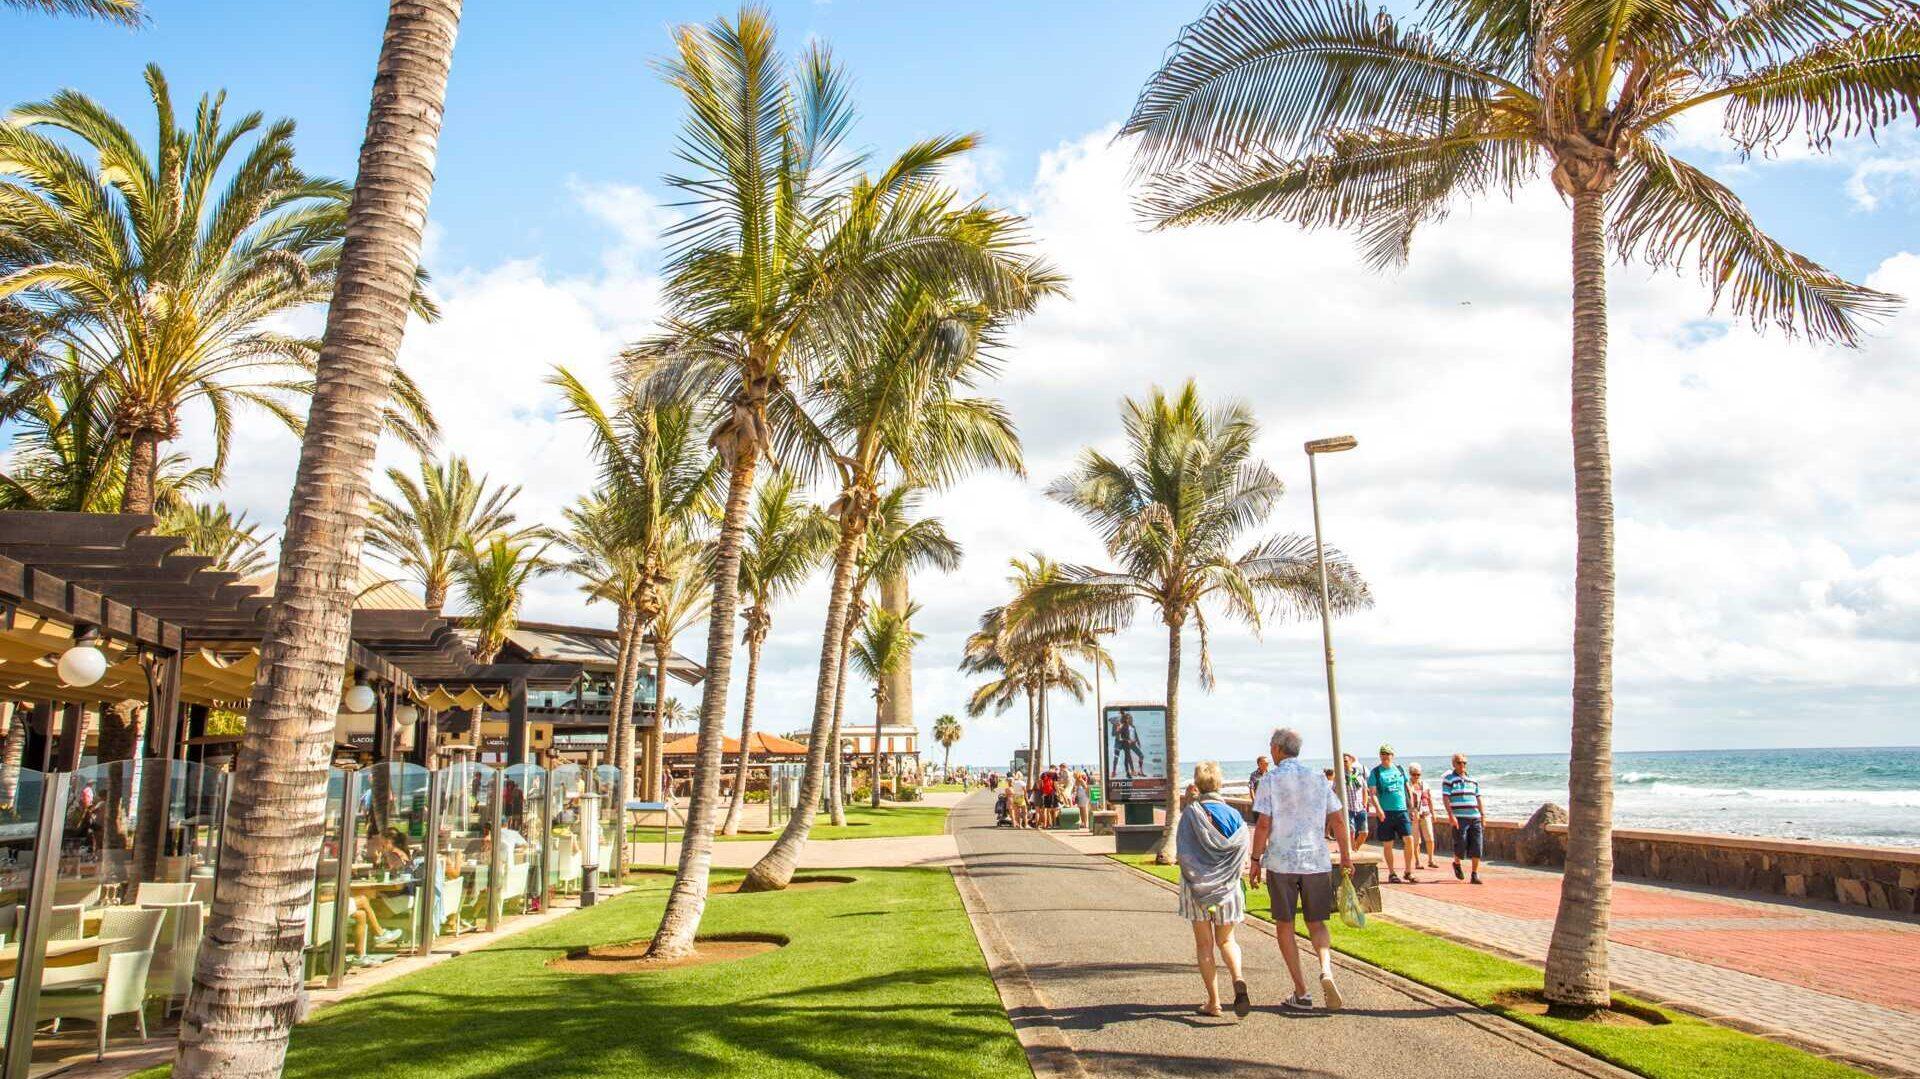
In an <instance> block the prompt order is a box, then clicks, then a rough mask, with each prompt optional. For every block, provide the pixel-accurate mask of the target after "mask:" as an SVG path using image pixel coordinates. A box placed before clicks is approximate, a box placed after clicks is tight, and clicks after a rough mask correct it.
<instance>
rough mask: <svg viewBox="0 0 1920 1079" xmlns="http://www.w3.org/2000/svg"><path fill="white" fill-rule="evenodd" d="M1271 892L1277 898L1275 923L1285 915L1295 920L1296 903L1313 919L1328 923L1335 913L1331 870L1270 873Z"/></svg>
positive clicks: (1274, 903)
mask: <svg viewBox="0 0 1920 1079" xmlns="http://www.w3.org/2000/svg"><path fill="white" fill-rule="evenodd" d="M1267 894H1268V895H1269V896H1270V897H1271V898H1272V900H1273V919H1274V921H1275V922H1278V921H1280V920H1281V919H1282V918H1284V919H1286V920H1287V921H1289V922H1290V921H1292V920H1293V912H1294V909H1295V907H1296V905H1297V906H1298V908H1299V910H1300V913H1302V914H1304V915H1306V917H1307V921H1309V922H1324V921H1326V920H1327V919H1328V918H1330V917H1332V916H1333V874H1332V873H1331V872H1328V873H1268V874H1267ZM1296 900H1297V902H1296Z"/></svg>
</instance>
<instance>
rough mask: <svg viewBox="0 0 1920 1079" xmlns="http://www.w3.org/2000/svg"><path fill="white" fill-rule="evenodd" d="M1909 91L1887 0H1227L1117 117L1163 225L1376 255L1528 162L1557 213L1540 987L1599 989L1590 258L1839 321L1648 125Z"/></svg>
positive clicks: (1605, 770) (1742, 134) (1754, 311)
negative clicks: (1565, 572)
mask: <svg viewBox="0 0 1920 1079" xmlns="http://www.w3.org/2000/svg"><path fill="white" fill-rule="evenodd" d="M1917 99H1920V20H1916V19H1915V18H1914V16H1913V9H1912V7H1911V5H1908V4H1905V3H1901V2H1898V0H1846V2H1825V0H1812V2H1809V3H1788V4H1784V5H1783V4H1771V3H1747V4H1730V5H1715V4H1706V5H1669V4H1653V5H1645V6H1641V5H1633V6H1628V5H1608V4H1591V3H1585V2H1581V0H1544V2H1542V3H1537V4H1533V5H1531V6H1527V7H1517V6H1514V5H1511V4H1501V3H1495V2H1489V0H1472V2H1468V3H1432V4H1429V5H1427V6H1426V7H1425V9H1424V11H1423V13H1422V14H1421V15H1420V17H1419V18H1417V19H1416V20H1414V21H1412V22H1410V23H1403V22H1402V21H1401V20H1396V19H1394V18H1392V17H1390V16H1387V15H1385V14H1376V13H1374V12H1373V11H1372V10H1371V9H1370V8H1368V7H1367V6H1366V5H1364V4H1362V3H1360V2H1359V0H1299V2H1295V0H1287V2H1285V3H1282V2H1280V0H1227V2H1224V3H1219V4H1216V5H1214V6H1213V7H1210V8H1209V9H1208V10H1207V13H1206V14H1205V15H1203V16H1202V17H1201V19H1200V20H1199V21H1198V22H1196V23H1194V24H1193V25H1191V26H1189V27H1188V28H1187V29H1186V30H1185V32H1183V33H1182V34H1181V36H1180V40H1179V41H1178V42H1177V43H1176V44H1175V45H1174V47H1173V48H1172V50H1170V51H1169V52H1168V54H1167V57H1166V59H1165V61H1164V63H1163V64H1162V66H1161V68H1160V70H1159V72H1157V73H1156V74H1155V75H1154V76H1153V78H1152V79H1151V80H1150V81H1149V82H1148V84H1147V86H1146V88H1145V89H1144V90H1143V91H1142V93H1141V96H1140V101H1139V103H1138V104H1137V105H1136V106H1135V108H1134V113H1133V116H1132V117H1131V118H1130V119H1129V120H1128V122H1127V125H1126V127H1125V131H1126V132H1127V133H1129V134H1132V135H1135V136H1137V137H1138V139H1139V159H1138V160H1139V164H1140V167H1141V168H1142V169H1143V171H1145V172H1147V173H1149V174H1151V175H1152V176H1153V177H1154V181H1153V183H1152V185H1151V186H1150V187H1149V190H1148V194H1147V197H1146V199H1145V208H1146V210H1147V212H1148V214H1149V215H1150V216H1151V217H1152V218H1153V219H1154V221H1155V222H1156V224H1158V225H1160V226H1162V227H1169V226H1176V225H1184V224H1188V223H1192V222H1200V221H1224V220H1234V219H1240V218H1258V217H1278V218H1283V219H1286V220H1291V221H1297V222H1300V223H1303V224H1306V225H1310V226H1317V225H1335V226H1340V227H1350V228H1355V229H1358V230H1359V231H1360V234H1361V236H1362V244H1363V250H1364V251H1365V252H1366V255H1367V257H1368V259H1369V260H1370V261H1371V262H1373V263H1374V264H1376V265H1381V266H1384V265H1389V264H1395V263H1399V262H1403V261H1404V260H1405V259H1406V257H1407V252H1408V248H1409V244H1410V242H1411V239H1412V235H1413V232H1414V230H1415V229H1416V228H1417V227H1418V226H1419V225H1420V224H1421V223H1423V222H1425V221H1429V220H1434V219H1436V218H1438V217H1440V216H1442V215H1443V214H1444V213H1445V212H1446V211H1447V210H1448V209H1449V208H1450V207H1452V206H1453V205H1455V204H1456V201H1457V198H1458V196H1461V195H1476V194H1481V193H1485V192H1495V193H1500V194H1507V195H1511V194H1512V193H1513V192H1515V191H1516V190H1518V189H1519V188H1520V187H1521V186H1523V185H1525V184H1527V183H1529V182H1531V181H1533V180H1534V179H1535V178H1537V177H1538V175H1539V173H1540V172H1541V170H1542V168H1543V167H1547V169H1548V172H1549V174H1550V175H1551V178H1552V182H1553V186H1554V189H1555V190H1556V191H1558V192H1559V193H1560V195H1561V197H1562V198H1564V199H1566V200H1567V201H1568V202H1569V203H1571V205H1572V216H1573V242H1572V263H1573V370H1572V398H1573V423H1572V427H1573V445H1574V454H1573V459H1574V510H1575V517H1576V519H1577V535H1578V544H1577V548H1576V554H1575V559H1576V571H1575V576H1574V635H1573V657H1574V676H1573V717H1572V730H1573V756H1572V765H1571V769H1570V773H1569V788H1570V796H1571V802H1570V803H1569V804H1570V807H1571V808H1570V811H1569V819H1568V822H1567V859H1566V862H1567V864H1566V877H1565V880H1564V883H1563V885H1562V888H1561V892H1560V910H1559V916H1558V917H1557V918H1556V919H1555V922H1554V932H1553V941H1552V945H1551V947H1550V948H1549V949H1548V957H1547V974H1546V994H1547V997H1548V999H1549V1000H1552V1001H1553V1002H1555V1003H1557V1004H1564V1005H1579V1006H1588V1007H1593V1006H1602V1005H1605V1004H1606V1003H1607V1002H1608V1000H1609V993H1610V990H1609V988H1608V978H1607V962H1606V941H1607V927H1608V918H1609V913H1608V912H1609V904H1610V897H1611V887H1612V876H1613V869H1612V857H1613V855H1612V819H1613V780H1612V773H1613V752H1612V744H1613V604H1614V580H1615V579H1614V562H1613V466H1612V458H1611V451H1610V449H1609V446H1608V438H1607V410H1606V358H1607V304H1606V301H1607V298H1606V263H1607V245H1608V243H1609V241H1611V242H1612V244H1613V245H1614V246H1615V248H1616V249H1617V250H1618V252H1619V254H1620V255H1622V256H1639V257H1641V258H1644V259H1645V260H1647V261H1648V262H1650V263H1652V264H1653V265H1655V266H1660V267H1676V268H1677V267H1681V266H1684V265H1686V264H1687V263H1688V262H1692V263H1693V264H1694V265H1695V266H1696V267H1697V268H1698V271H1699V274H1700V279H1701V281H1702V282H1703V283H1704V284H1705V285H1707V287H1708V288H1710V289H1711V290H1712V292H1713V295H1714V301H1715V304H1716V305H1717V304H1718V303H1719V302H1720V301H1722V300H1725V301H1726V302H1727V304H1728V307H1729V309H1730V310H1731V312H1732V314H1733V315H1735V316H1736V317H1745V318H1747V319H1748V320H1750V321H1751V322H1752V323H1753V324H1754V325H1755V326H1756V327H1763V326H1766V325H1769V324H1771V325H1776V326H1779V327H1781V328H1783V329H1784V330H1785V331H1786V332H1788V333H1789V334H1791V333H1795V332H1801V333H1805V334H1806V335H1807V336H1808V337H1810V338H1813V339H1815V340H1819V341H1836V342H1840V343H1843V344H1848V345H1852V344H1854V343H1856V342H1857V340H1858V337H1859V334H1860V330H1861V328H1862V324H1863V322H1864V321H1866V320H1869V319H1872V318H1874V317H1876V316H1879V315H1882V314H1884V313H1886V312H1888V311H1889V310H1891V308H1892V307H1893V305H1894V303H1895V300H1894V298H1893V297H1891V296H1888V295H1886V294H1885V293H1881V292H1876V291H1873V290H1871V289H1867V288H1863V287H1861V286H1859V285H1855V284H1853V283H1851V282H1848V281H1846V280H1844V279H1843V278H1841V277H1839V276H1838V275H1836V274H1833V273H1831V272H1829V271H1828V270H1826V269H1824V268H1823V267H1821V266H1820V265H1818V264H1817V263H1815V262H1813V261H1812V260H1811V259H1808V258H1806V257H1805V256H1803V255H1800V254H1798V253H1796V252H1794V251H1791V250H1789V249H1788V248H1787V247H1785V246H1784V245H1782V244H1781V243H1779V242H1778V241H1777V240H1774V239H1773V238H1772V237H1770V236H1768V235H1767V234H1766V233H1764V232H1762V231H1761V229H1760V227H1759V225H1758V223H1756V222H1755V221H1754V220H1753V218H1752V217H1751V216H1749V215H1748V213H1747V210H1746V207H1745V206H1743V205H1742V204H1741V201H1740V199H1739V197H1738V196H1736V195H1735V194H1734V193H1733V192H1732V191H1731V190H1730V189H1728V188H1727V187H1725V186H1724V185H1722V184H1721V183H1719V182H1718V181H1717V180H1715V179H1713V178H1712V177H1710V176H1708V175H1707V174H1706V173H1704V172H1702V171H1700V170H1699V169H1697V168H1695V167H1694V166H1692V165H1689V164H1687V163H1686V162H1684V161H1682V160H1680V159H1679V158H1677V157H1674V156H1672V155H1671V154H1670V153H1668V151H1667V149H1666V148H1665V147H1664V146H1662V142H1663V140H1665V139H1666V137H1667V136H1669V135H1670V134H1671V133H1672V131H1673V124H1674V121H1676V120H1678V119H1679V118H1681V117H1682V116H1685V115H1687V114H1689V113H1692V112H1694V111H1695V110H1698V109H1701V108H1718V109H1721V110H1723V114H1724V128H1725V131H1726V134H1727V135H1728V137H1729V138H1731V139H1732V140H1733V141H1734V142H1735V143H1737V144H1739V146H1740V147H1741V149H1742V150H1743V151H1744V152H1747V153H1756V152H1757V153H1762V154H1765V153H1770V152H1772V151H1773V150H1774V149H1775V148H1777V147H1779V146H1781V145H1783V144H1784V143H1785V142H1786V141H1788V140H1790V139H1793V138H1796V137H1800V136H1804V137H1806V138H1807V139H1808V141H1809V142H1810V143H1811V145H1812V146H1813V147H1814V148H1815V149H1822V148H1824V147H1825V146H1826V144H1827V142H1828V140H1829V139H1830V137H1831V136H1832V135H1833V134H1834V133H1836V132H1843V133H1845V134H1849V135H1855V134H1866V135H1872V134H1874V133H1876V132H1877V131H1879V130H1880V128H1882V127H1883V126H1885V125H1888V124H1891V123H1893V122H1894V121H1895V120H1896V119H1898V118H1900V117H1903V116H1906V115H1909V114H1911V113H1912V112H1913V111H1914V106H1915V102H1916V100H1917Z"/></svg>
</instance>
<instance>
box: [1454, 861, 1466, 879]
mask: <svg viewBox="0 0 1920 1079" xmlns="http://www.w3.org/2000/svg"><path fill="white" fill-rule="evenodd" d="M1453 879H1454V880H1466V879H1467V875H1466V873H1464V872H1462V871H1461V869H1460V863H1459V862H1455V863H1453Z"/></svg>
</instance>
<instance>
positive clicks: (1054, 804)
mask: <svg viewBox="0 0 1920 1079" xmlns="http://www.w3.org/2000/svg"><path fill="white" fill-rule="evenodd" d="M1040 808H1041V809H1059V808H1060V796H1059V795H1057V794H1043V795H1041V796H1040Z"/></svg>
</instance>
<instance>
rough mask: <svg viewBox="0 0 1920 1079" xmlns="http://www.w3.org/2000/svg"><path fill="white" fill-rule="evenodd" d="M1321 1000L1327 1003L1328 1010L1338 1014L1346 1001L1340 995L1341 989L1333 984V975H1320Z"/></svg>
mask: <svg viewBox="0 0 1920 1079" xmlns="http://www.w3.org/2000/svg"><path fill="white" fill-rule="evenodd" d="M1320 999H1321V1000H1324V1001H1326V1002H1327V1010H1328V1011H1334V1012H1337V1011H1339V1010H1340V1006H1341V1005H1343V1004H1345V1003H1346V999H1345V998H1343V997H1342V996H1341V995H1340V987H1339V986H1337V985H1335V984H1333V975H1331V974H1322V975H1320Z"/></svg>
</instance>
